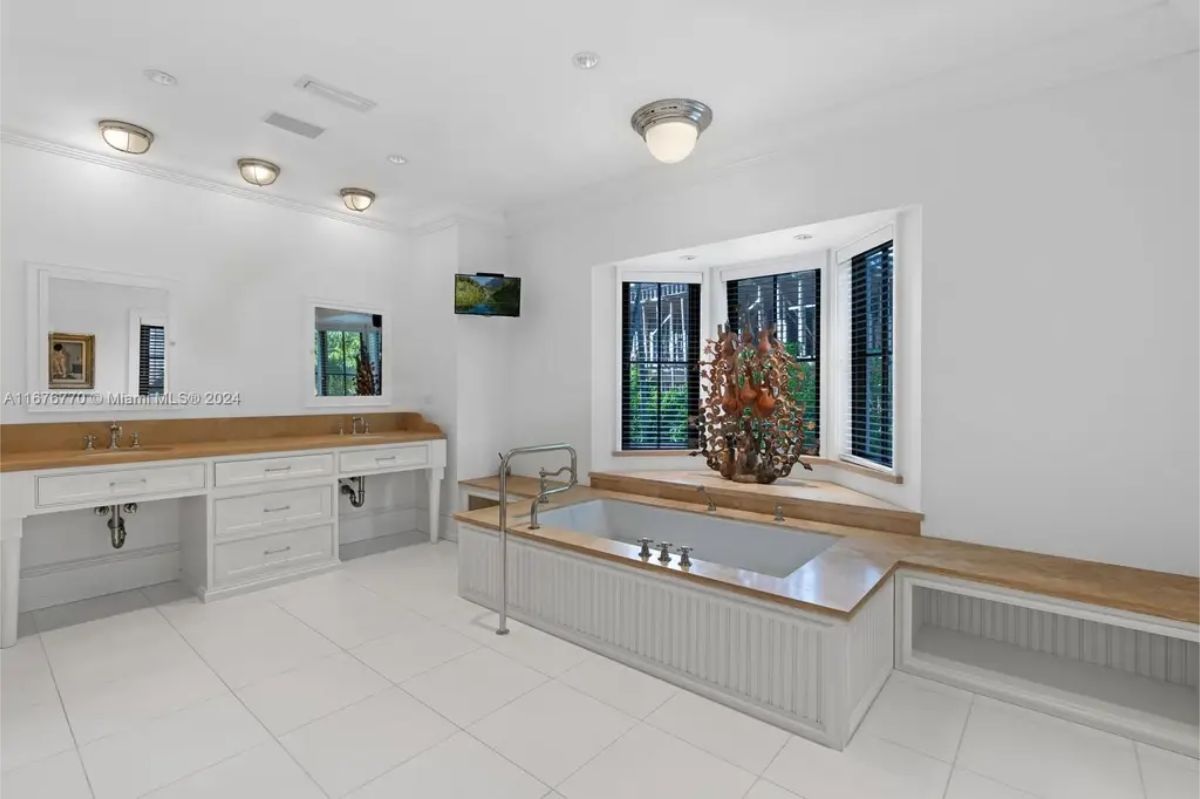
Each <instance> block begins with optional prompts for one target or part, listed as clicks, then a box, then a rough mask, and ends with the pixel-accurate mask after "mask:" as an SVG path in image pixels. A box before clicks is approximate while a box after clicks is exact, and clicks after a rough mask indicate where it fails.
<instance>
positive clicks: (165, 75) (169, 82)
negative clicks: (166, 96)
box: [142, 69, 179, 86]
mask: <svg viewBox="0 0 1200 799" xmlns="http://www.w3.org/2000/svg"><path fill="white" fill-rule="evenodd" d="M142 74H143V75H145V76H146V80H152V81H154V82H155V83H157V84H159V85H162V86H174V85H175V84H176V83H179V81H178V80H176V79H175V76H174V75H172V74H171V73H170V72H163V71H162V70H161V69H147V70H144V71H143V72H142Z"/></svg>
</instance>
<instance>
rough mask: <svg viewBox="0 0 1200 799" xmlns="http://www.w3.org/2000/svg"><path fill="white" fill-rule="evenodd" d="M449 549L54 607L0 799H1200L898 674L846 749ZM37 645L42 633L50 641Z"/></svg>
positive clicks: (1105, 743)
mask: <svg viewBox="0 0 1200 799" xmlns="http://www.w3.org/2000/svg"><path fill="white" fill-rule="evenodd" d="M455 567H456V564H455V550H454V546H453V545H452V544H441V545H438V546H436V547H434V546H429V545H422V546H414V547H406V548H404V549H400V550H395V551H392V552H388V553H384V554H378V555H372V556H369V557H365V558H361V559H359V560H355V561H351V562H349V563H347V564H346V566H345V568H344V569H342V570H341V571H339V572H337V573H333V574H327V575H323V576H320V577H315V578H312V579H309V580H305V581H302V582H299V583H292V584H290V585H286V586H282V587H280V588H275V589H271V590H268V591H262V592H258V593H256V594H253V595H249V596H244V597H238V598H234V599H229V600H225V601H221V602H215V603H213V604H211V605H204V604H201V603H199V602H197V601H196V600H194V599H192V598H187V597H184V596H182V595H181V594H180V592H179V591H178V588H177V587H175V586H170V585H168V586H156V587H154V588H151V589H145V590H143V591H132V592H125V593H123V594H118V595H113V596H111V597H102V598H100V599H97V600H89V601H87V602H81V603H74V604H72V605H64V606H61V607H58V608H49V609H47V610H42V611H38V612H37V613H36V614H34V615H33V616H32V617H29V618H26V619H24V620H23V621H24V623H25V629H26V630H32V633H31V634H29V635H27V636H26V637H23V638H21V640H20V641H19V642H18V644H17V646H15V647H14V648H12V649H8V650H5V651H4V652H3V654H2V655H0V667H2V675H0V687H2V695H0V720H2V725H0V766H2V768H3V779H2V783H0V792H2V793H3V796H4V799H25V798H26V797H37V799H75V797H81V798H82V797H95V799H120V798H122V797H138V796H153V797H156V799H167V798H170V799H179V798H180V797H216V796H220V797H222V799H238V798H239V797H245V798H246V799H251V798H253V799H259V798H260V797H276V796H278V797H288V799H309V797H312V798H314V799H320V797H342V796H351V797H354V799H383V797H388V798H389V799H390V798H391V797H417V798H419V799H427V798H432V799H437V797H446V799H462V798H463V797H485V798H486V799H504V797H515V798H519V797H530V799H537V798H538V797H543V796H549V797H553V796H558V797H567V799H592V798H594V799H625V798H626V797H653V799H664V798H667V797H687V798H688V799H704V797H712V798H713V799H723V798H724V797H730V798H731V799H739V798H741V797H746V798H747V799H796V797H803V799H834V797H844V798H845V799H874V797H887V798H888V799H905V798H906V797H914V798H918V797H919V798H920V799H1022V798H1023V799H1029V797H1043V798H1044V799H1075V798H1076V797H1079V798H1080V799H1105V798H1106V797H1113V798H1114V799H1195V797H1197V795H1198V791H1197V784H1198V780H1200V775H1198V772H1197V761H1195V760H1192V759H1189V758H1185V757H1181V756H1179V755H1175V754H1172V753H1170V752H1164V751H1162V750H1158V749H1154V748H1152V747H1148V746H1143V745H1140V744H1138V745H1135V744H1133V743H1132V742H1131V741H1128V740H1126V739H1124V738H1120V737H1117V736H1115V735H1109V734H1107V733H1102V732H1098V731H1095V730H1091V729H1088V728H1085V727H1080V726H1078V725H1075V724H1070V723H1067V722H1064V721H1061V720H1058V719H1055V718H1051V717H1049V716H1045V715H1042V714H1039V713H1034V712H1031V711H1028V710H1024V709H1022V708H1017V707H1013V706H1011V705H1006V704H1003V703H1000V702H996V701H993V700H990V699H986V698H983V697H979V696H973V695H972V694H969V693H967V692H964V691H960V690H957V689H954V688H949V687H946V686H943V685H939V684H936V683H931V682H927V681H924V680H920V679H917V678H914V677H909V676H906V675H903V674H898V673H897V674H893V676H892V678H891V680H890V681H889V682H888V684H887V686H886V687H885V688H884V690H883V693H882V694H881V695H880V697H879V699H878V700H877V701H876V702H875V704H874V706H873V707H872V708H871V711H870V713H869V714H868V715H867V718H866V720H865V721H864V722H863V725H862V727H861V729H860V730H859V732H858V734H857V735H856V736H855V738H854V740H853V742H852V743H851V745H850V746H849V747H848V748H847V749H846V751H845V752H835V751H833V750H830V749H826V748H824V747H822V746H819V745H817V744H813V743H810V742H809V741H807V740H804V739H802V738H797V737H795V736H793V735H789V734H787V733H785V732H783V731H781V730H779V729H777V728H775V727H772V726H770V725H767V724H763V723H762V722H759V721H757V720H755V719H752V718H750V717H748V716H745V715H742V714H740V713H737V712H735V711H732V710H729V709H727V708H725V707H724V706H722V705H718V704H715V703H713V702H710V701H708V700H706V699H703V698H701V697H698V696H695V695H693V694H691V693H688V692H686V691H680V690H678V689H676V688H674V687H672V686H670V685H667V684H666V683H663V682H661V681H659V680H656V679H654V678H651V677H648V676H646V675H644V674H642V673H640V672H637V671H634V670H632V669H628V668H626V667H624V666H621V665H619V664H616V663H614V662H612V661H609V660H607V659H605V658H601V657H599V656H596V655H594V654H591V653H589V652H587V651H585V650H583V649H580V648H578V647H576V646H572V645H571V644H568V643H565V642H563V641H561V640H559V639H557V638H553V637H551V636H548V635H545V634H543V633H541V632H538V631H537V630H533V629H530V628H529V627H526V626H524V625H520V624H514V625H513V632H512V634H511V635H510V636H508V637H507V638H498V637H496V636H495V635H493V634H492V628H491V625H492V624H494V618H495V617H494V616H493V615H492V614H490V613H487V612H485V611H483V610H482V609H481V608H479V607H477V606H475V605H472V604H470V603H468V602H464V601H463V600H461V599H459V598H458V597H457V596H456V595H455ZM39 631H40V632H39Z"/></svg>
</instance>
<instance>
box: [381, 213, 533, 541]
mask: <svg viewBox="0 0 1200 799" xmlns="http://www.w3.org/2000/svg"><path fill="white" fill-rule="evenodd" d="M413 262H414V263H413V267H412V269H410V270H408V271H407V275H406V277H405V281H404V286H403V288H402V292H401V293H402V296H403V297H404V298H405V303H406V305H405V307H406V310H405V313H404V314H403V315H402V317H401V318H400V320H399V322H400V325H401V334H400V347H401V349H402V350H403V352H404V356H403V357H404V361H405V362H406V363H407V364H408V365H409V373H408V375H407V379H406V381H405V382H406V385H405V386H403V387H402V389H401V390H402V393H403V395H404V396H405V397H406V401H407V404H408V406H409V407H412V408H416V409H417V410H420V411H421V412H422V413H424V414H425V415H426V416H427V417H428V418H430V419H432V420H433V421H435V422H437V423H438V424H439V425H441V427H442V430H444V431H445V433H446V436H447V437H448V438H449V447H448V448H447V452H446V476H445V479H444V481H443V483H442V497H441V509H442V529H443V530H445V531H447V534H448V535H450V536H453V535H454V523H453V520H452V519H451V518H450V517H451V515H452V514H453V513H454V512H455V511H456V510H458V507H457V505H458V487H457V483H458V481H459V480H463V479H467V478H471V477H481V476H485V475H492V474H495V473H496V471H497V461H496V451H497V450H498V449H499V448H500V446H501V442H502V440H503V430H504V425H505V423H506V420H507V418H508V408H509V402H510V401H511V398H512V396H513V395H514V388H513V384H512V380H511V378H510V375H509V372H510V365H511V363H512V361H513V360H516V359H517V358H518V357H519V356H518V355H517V353H515V352H514V351H513V350H512V348H511V346H510V344H509V341H510V336H511V334H512V331H513V330H514V329H516V328H517V327H519V326H520V325H521V324H522V322H523V321H524V320H523V319H521V318H518V319H507V318H483V317H473V316H457V315H455V313H454V275H455V274H456V273H459V272H462V273H474V272H507V266H508V242H507V235H506V234H505V232H504V231H503V230H501V229H498V228H496V227H494V226H491V225H486V224H482V223H478V222H473V221H469V220H462V219H459V220H446V221H445V222H443V223H440V224H438V225H435V226H433V227H431V228H430V229H428V230H425V231H421V232H418V233H416V234H415V235H414V237H413Z"/></svg>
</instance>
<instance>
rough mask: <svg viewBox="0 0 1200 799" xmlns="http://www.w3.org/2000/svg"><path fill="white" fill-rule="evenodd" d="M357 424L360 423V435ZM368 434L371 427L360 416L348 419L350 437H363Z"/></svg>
mask: <svg viewBox="0 0 1200 799" xmlns="http://www.w3.org/2000/svg"><path fill="white" fill-rule="evenodd" d="M359 422H361V423H362V432H361V433H360V432H359V430H358V425H359ZM369 432H371V425H370V424H368V423H367V420H366V419H364V418H363V417H361V416H351V417H350V435H352V436H357V435H364V436H365V435H366V434H367V433H369Z"/></svg>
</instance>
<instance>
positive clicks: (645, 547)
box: [638, 538, 654, 560]
mask: <svg viewBox="0 0 1200 799" xmlns="http://www.w3.org/2000/svg"><path fill="white" fill-rule="evenodd" d="M638 543H639V544H641V545H642V551H641V552H639V553H638V557H639V558H641V559H642V560H649V559H650V546H651V545H652V544H653V543H654V539H653V538H639V539H638Z"/></svg>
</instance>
